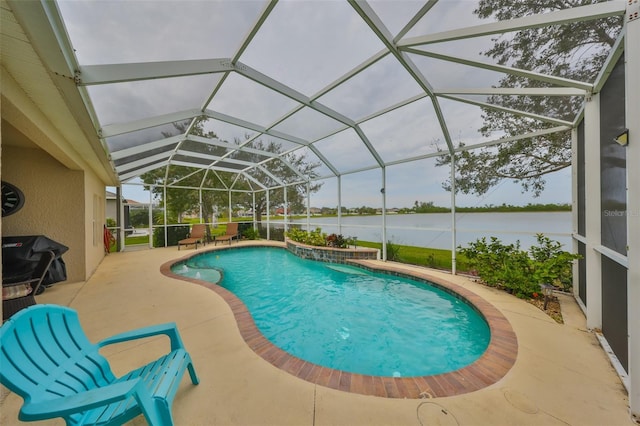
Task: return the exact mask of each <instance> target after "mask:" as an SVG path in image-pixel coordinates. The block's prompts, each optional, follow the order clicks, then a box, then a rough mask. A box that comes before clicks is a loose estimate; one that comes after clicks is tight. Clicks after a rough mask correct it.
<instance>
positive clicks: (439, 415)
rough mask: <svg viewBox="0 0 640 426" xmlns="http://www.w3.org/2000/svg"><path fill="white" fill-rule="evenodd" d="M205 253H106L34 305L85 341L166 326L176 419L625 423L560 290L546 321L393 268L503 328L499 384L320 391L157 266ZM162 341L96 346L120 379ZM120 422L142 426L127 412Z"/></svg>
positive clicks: (8, 409) (485, 293)
mask: <svg viewBox="0 0 640 426" xmlns="http://www.w3.org/2000/svg"><path fill="white" fill-rule="evenodd" d="M239 244H242V245H244V244H254V243H252V242H241V243H239ZM234 245H235V243H234ZM220 248H222V247H220ZM209 249H213V246H210V245H207V246H205V247H204V248H200V249H198V250H197V251H195V250H181V251H178V250H177V248H175V247H170V248H166V249H165V248H161V249H153V250H141V251H131V252H124V253H114V254H111V255H109V256H107V257H106V258H105V259H104V261H103V262H102V263H101V265H100V266H99V267H98V268H97V270H96V271H95V273H94V274H93V276H92V277H91V278H90V279H89V280H88V281H87V282H79V283H60V284H56V285H55V286H53V287H51V288H49V289H47V291H46V292H45V293H43V294H42V295H40V296H38V297H37V300H38V303H56V304H61V305H66V306H70V307H72V308H74V309H76V310H78V312H79V314H80V320H81V322H82V324H83V326H84V328H85V330H86V332H87V334H88V335H89V338H90V339H91V340H92V341H97V340H100V339H102V338H105V337H108V336H110V335H112V334H115V333H118V332H121V331H125V330H128V329H132V328H137V327H144V326H147V325H151V324H156V323H162V322H169V321H175V322H176V323H177V324H178V328H179V330H180V332H181V334H182V338H183V340H184V343H185V346H186V347H187V350H188V351H189V352H190V353H191V356H192V358H193V361H194V364H195V367H196V370H197V372H198V375H199V376H200V379H201V383H200V385H198V386H193V385H191V384H190V382H189V380H188V379H187V378H185V379H184V380H183V382H182V384H181V387H180V390H179V391H178V394H177V396H176V399H175V402H174V405H173V414H174V420H175V423H176V425H179V426H180V425H426V424H441V425H449V424H450V425H456V424H460V425H567V424H569V425H633V423H632V422H631V420H630V418H629V414H628V400H627V394H626V391H625V389H624V387H623V385H622V383H621V381H620V379H619V378H618V376H617V375H616V373H615V370H614V368H613V367H612V366H611V364H610V362H609V360H608V358H607V356H606V354H605V352H604V351H603V350H602V348H601V347H600V345H599V344H598V340H597V338H596V336H595V335H594V334H593V333H590V332H588V331H587V330H586V328H585V320H584V316H583V314H582V312H581V311H580V309H579V307H578V305H577V304H576V302H575V301H574V300H573V298H572V297H570V296H561V297H560V300H561V304H562V310H563V315H564V319H565V324H557V323H556V322H555V321H553V320H552V319H551V318H549V317H548V316H547V315H545V314H544V313H543V312H541V311H540V310H539V309H537V308H535V307H534V306H532V305H530V304H528V303H526V302H524V301H522V300H519V299H516V298H515V297H513V296H510V295H508V294H506V293H503V292H500V291H498V290H495V289H491V288H487V287H484V286H481V285H478V284H476V283H474V282H473V281H472V280H470V279H469V278H466V277H461V276H451V275H449V274H446V273H440V272H437V271H431V270H426V269H425V268H419V267H409V266H406V265H399V264H394V266H395V267H398V268H402V269H403V270H406V271H409V272H410V271H416V272H419V273H425V271H428V273H429V274H431V275H433V276H436V277H439V278H440V279H444V280H448V281H451V282H453V283H455V284H456V285H459V286H461V287H463V288H464V289H466V290H468V291H470V292H472V293H475V294H477V295H478V296H480V297H482V298H483V299H485V300H486V301H487V302H489V303H491V304H492V305H493V306H494V307H495V308H497V309H498V310H499V311H500V312H501V313H502V315H504V316H505V317H506V319H507V320H508V321H509V323H510V324H511V327H512V328H513V330H514V332H515V334H516V336H517V339H518V354H517V359H516V361H515V364H514V365H513V367H512V368H511V369H510V370H509V371H508V372H507V373H506V375H505V376H504V377H503V378H502V379H500V380H498V381H497V382H496V383H494V384H492V385H490V386H488V387H485V388H483V389H480V390H477V391H474V392H470V393H465V394H462V395H458V396H449V397H440V398H433V399H399V398H383V397H377V396H368V395H360V394H356V393H349V392H344V391H340V390H335V389H331V388H328V387H325V386H321V385H317V384H314V383H310V382H308V381H305V380H302V379H299V378H297V377H295V376H293V375H291V374H289V373H287V372H285V371H283V370H280V369H278V368H276V367H275V366H273V365H272V364H270V363H269V362H267V361H265V360H264V359H263V358H261V357H260V356H259V355H257V354H256V353H255V352H254V351H253V350H252V349H250V348H249V346H248V345H247V343H246V342H245V341H244V339H243V338H242V335H241V334H240V330H239V329H238V325H237V323H236V319H235V317H234V315H233V312H232V309H231V308H230V307H229V305H227V303H226V302H225V301H224V300H223V298H222V297H221V296H219V295H218V294H216V293H215V292H214V291H211V290H210V289H208V288H205V287H203V286H200V285H193V284H191V283H187V282H184V281H180V280H176V279H173V278H170V277H167V276H164V275H163V274H162V273H161V272H160V266H161V265H162V264H164V263H166V262H169V261H172V260H177V259H180V258H182V257H184V256H185V255H190V254H193V253H196V252H198V253H201V252H202V251H204V250H209ZM247 267H248V268H251V267H259V265H247ZM167 348H168V343H167V341H165V340H164V339H162V338H155V339H149V340H144V341H140V342H128V343H126V344H121V345H115V346H112V347H107V348H105V351H104V354H105V356H107V357H108V358H109V360H110V361H111V363H112V366H113V368H114V372H115V373H116V374H122V373H124V372H126V371H128V370H130V369H132V368H135V367H137V366H139V365H140V364H141V363H143V362H146V361H148V360H150V359H153V358H154V357H156V355H157V354H160V353H162V352H163V351H166V350H167ZM0 368H1V366H0ZM21 403H22V401H21V399H20V398H19V397H18V396H16V395H14V394H10V393H7V391H6V389H3V392H2V402H1V405H0V424H2V425H13V424H19V423H20V422H19V421H18V420H17V413H18V410H19V408H20V406H21ZM38 423H42V424H64V423H63V422H62V421H61V420H56V421H47V422H38ZM132 424H145V421H144V419H143V418H142V417H139V418H137V419H135V420H134V421H133V422H132Z"/></svg>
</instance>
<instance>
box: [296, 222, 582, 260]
mask: <svg viewBox="0 0 640 426" xmlns="http://www.w3.org/2000/svg"><path fill="white" fill-rule="evenodd" d="M386 220H387V240H388V241H391V242H392V243H395V244H399V245H407V246H418V247H430V248H441V249H451V246H452V238H451V215H450V214H449V213H424V214H402V215H400V214H391V215H387V218H386ZM290 222H291V223H296V224H302V225H303V228H304V226H305V225H306V223H307V220H306V219H298V220H292V221H290ZM309 222H310V227H311V229H315V228H316V227H320V228H322V232H325V233H327V234H331V233H336V234H342V235H344V236H348V237H357V238H358V240H361V241H374V242H381V241H382V216H381V215H380V216H343V217H342V227H341V229H338V226H337V224H338V218H337V217H335V218H328V217H311V218H310V221H309ZM571 230H572V225H571V212H522V213H458V214H456V246H462V247H467V245H468V243H470V242H473V241H475V240H477V239H478V238H482V237H486V238H487V240H488V239H489V237H492V236H493V237H497V238H498V239H500V240H501V241H502V242H503V243H505V244H511V243H515V242H516V241H518V240H519V241H520V245H521V247H522V248H523V249H524V250H527V249H528V248H529V247H531V246H532V245H535V244H536V234H538V233H542V234H544V235H545V236H547V237H549V238H551V239H552V240H555V241H559V242H560V243H562V244H563V246H564V247H563V248H564V250H567V251H570V250H571Z"/></svg>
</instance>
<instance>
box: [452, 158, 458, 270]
mask: <svg viewBox="0 0 640 426" xmlns="http://www.w3.org/2000/svg"><path fill="white" fill-rule="evenodd" d="M456 240H457V238H456V156H455V154H451V274H452V275H455V274H456V244H457V241H456Z"/></svg>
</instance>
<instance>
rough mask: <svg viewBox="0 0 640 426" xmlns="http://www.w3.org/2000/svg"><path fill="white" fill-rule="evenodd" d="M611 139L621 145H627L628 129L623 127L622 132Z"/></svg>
mask: <svg viewBox="0 0 640 426" xmlns="http://www.w3.org/2000/svg"><path fill="white" fill-rule="evenodd" d="M613 141H614V142H615V143H617V144H618V145H621V146H627V145H629V129H624V132H622V133H620V134H619V135H618V136H616V137H615V138H613Z"/></svg>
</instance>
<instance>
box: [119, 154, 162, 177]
mask: <svg viewBox="0 0 640 426" xmlns="http://www.w3.org/2000/svg"><path fill="white" fill-rule="evenodd" d="M170 156H171V152H162V153H160V154H156V155H152V156H151V157H144V158H141V159H140V160H136V161H132V162H130V163H125V164H121V165H119V166H116V170H117V171H118V173H122V172H125V171H130V170H135V169H136V168H138V167H140V166H144V165H147V164H149V163H156V162H158V161H163V160H164V161H167V160H169V157H170Z"/></svg>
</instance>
